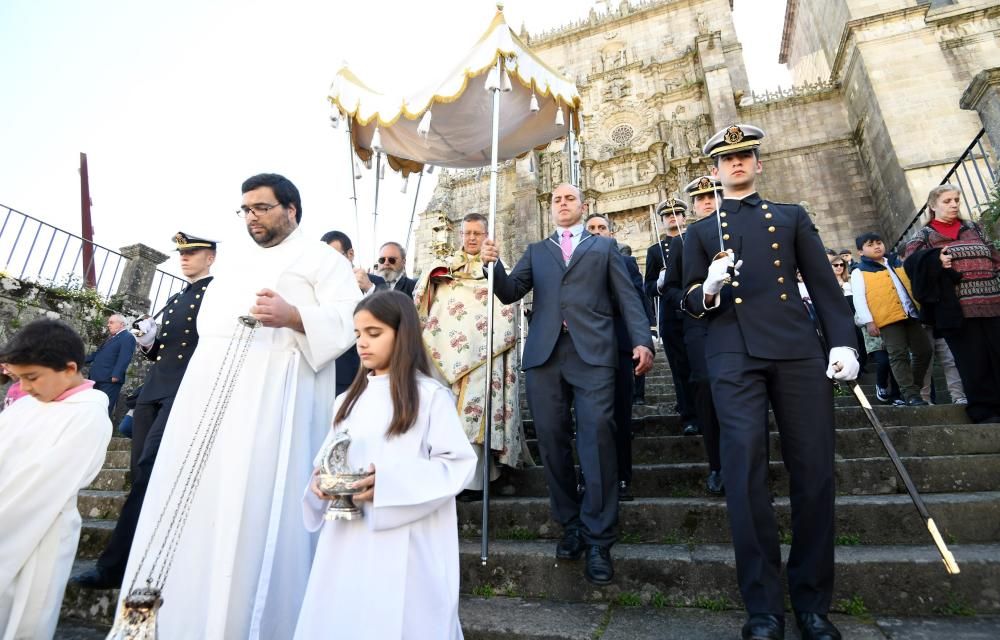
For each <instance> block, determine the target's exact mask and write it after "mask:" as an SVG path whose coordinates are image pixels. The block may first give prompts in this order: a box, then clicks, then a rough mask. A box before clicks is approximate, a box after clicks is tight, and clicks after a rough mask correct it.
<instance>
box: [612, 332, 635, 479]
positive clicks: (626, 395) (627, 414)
mask: <svg viewBox="0 0 1000 640" xmlns="http://www.w3.org/2000/svg"><path fill="white" fill-rule="evenodd" d="M634 375H635V366H634V363H633V362H632V352H631V351H619V352H618V370H617V371H616V372H615V450H616V451H617V452H618V481H619V482H624V483H625V484H632V394H633V386H632V385H633V384H634V382H633V377H634Z"/></svg>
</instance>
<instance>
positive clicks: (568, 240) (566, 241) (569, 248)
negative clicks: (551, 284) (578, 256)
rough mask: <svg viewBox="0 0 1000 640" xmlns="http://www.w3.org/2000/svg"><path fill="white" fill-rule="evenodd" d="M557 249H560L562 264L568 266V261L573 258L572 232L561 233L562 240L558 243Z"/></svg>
mask: <svg viewBox="0 0 1000 640" xmlns="http://www.w3.org/2000/svg"><path fill="white" fill-rule="evenodd" d="M559 247H560V248H562V254H563V262H565V263H566V264H569V259H570V258H571V257H572V256H573V232H572V231H570V230H568V229H567V230H565V231H563V232H562V239H561V240H560V241H559Z"/></svg>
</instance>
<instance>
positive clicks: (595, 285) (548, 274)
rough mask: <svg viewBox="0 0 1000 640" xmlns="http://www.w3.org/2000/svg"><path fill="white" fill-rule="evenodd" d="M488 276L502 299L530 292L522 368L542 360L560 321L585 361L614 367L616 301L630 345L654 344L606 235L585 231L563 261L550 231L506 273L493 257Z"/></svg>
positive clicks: (636, 297) (639, 304)
mask: <svg viewBox="0 0 1000 640" xmlns="http://www.w3.org/2000/svg"><path fill="white" fill-rule="evenodd" d="M493 279H494V292H495V294H496V296H497V298H498V299H499V300H500V301H501V302H503V303H504V304H512V303H514V302H517V301H518V300H520V299H521V298H522V297H524V296H525V294H527V293H528V292H529V291H532V290H533V291H534V292H535V296H534V303H533V305H532V319H531V330H530V331H529V332H528V339H527V341H526V343H525V345H524V355H523V358H522V363H521V366H522V368H523V369H530V368H532V367H538V366H541V365H543V364H545V362H546V361H547V360H548V359H549V356H551V355H552V350H553V349H554V348H555V346H556V341H557V340H559V334H560V332H561V330H562V325H563V322H564V321H565V322H566V325H567V326H568V327H569V335H570V338H571V339H572V340H573V346H574V347H576V351H577V353H578V354H579V356H580V358H581V359H583V361H584V362H586V363H587V364H590V365H593V366H598V367H617V366H618V345H617V341H616V340H615V339H614V335H615V333H614V331H615V329H614V307H615V306H617V307H618V310H619V312H620V313H621V315H622V317H623V318H624V321H625V323H626V326H627V328H628V334H629V338H630V344H631V345H632V347H637V346H640V345H641V346H645V347H647V348H649V349H650V350H651V351H652V349H653V340H652V336H651V335H650V333H649V327H648V326H646V313H645V311H644V310H643V307H642V302H641V301H640V300H639V294H638V292H637V291H636V289H635V286H634V285H633V284H632V282H631V280H630V279H629V275H628V271H627V269H626V267H625V261H624V260H623V259H622V255H621V254H620V253H619V252H618V247H617V246H616V244H615V242H614V240H612V239H611V238H603V237H601V236H592V235H590V234H589V233H587V232H586V231H584V232H583V233H582V235H581V238H580V244H578V245H577V247H576V249H575V250H574V251H573V256H572V258H571V260H570V262H569V265H566V263H565V262H563V258H562V249H560V247H559V243H558V241H557V240H556V236H555V234H552V235H551V236H549V237H548V238H546V239H545V240H541V241H539V242H535V243H532V244H530V245H528V248H527V250H526V251H525V252H524V255H523V256H521V259H520V260H518V261H517V264H516V265H514V268H513V270H511V272H510V274H507V273H506V271H505V269H504V268H503V264H502V263H501V262H500V261H497V267H495V268H494V269H493Z"/></svg>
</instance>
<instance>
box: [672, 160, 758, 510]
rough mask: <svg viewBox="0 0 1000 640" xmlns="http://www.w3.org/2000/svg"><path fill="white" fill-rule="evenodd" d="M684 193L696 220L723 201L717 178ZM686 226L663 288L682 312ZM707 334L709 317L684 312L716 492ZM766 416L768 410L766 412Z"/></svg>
mask: <svg viewBox="0 0 1000 640" xmlns="http://www.w3.org/2000/svg"><path fill="white" fill-rule="evenodd" d="M684 193H686V194H687V196H688V197H689V198H691V210H692V211H694V214H695V218H696V220H695V223H697V222H698V221H701V220H704V219H705V218H706V217H708V216H710V215H711V214H713V213H715V210H716V209H717V208H718V203H720V202H722V183H721V182H719V180H718V178H713V177H711V176H700V177H698V178H695V179H694V180H692V181H691V182H690V183H688V184H687V186H685V187H684ZM685 238H686V230H685V229H682V231H681V234H680V235H679V236H677V237H676V238H674V239H673V241H672V242H671V243H670V253H669V256H670V257H669V259H668V260H667V276H666V279H665V281H664V284H663V287H662V288H661V289H662V292H663V293H662V298H663V299H664V301H665V302H666V307H667V308H669V309H674V310H676V311H681V312H683V311H684V310H685V309H684V279H683V271H684V260H683V256H684V243H685ZM707 335H708V320H707V319H706V318H704V317H701V318H694V317H692V316H690V315H688V314H686V313H685V315H684V347H685V349H686V350H687V359H688V363H689V365H690V367H691V378H690V383H691V389H692V394H693V395H694V411H695V414H696V415H697V416H698V424H699V425H700V426H701V438H702V443H703V444H704V445H705V455H706V457H707V458H708V479H707V480H706V481H705V489H706V490H708V492H709V493H711V494H712V495H715V496H721V495H723V493H724V492H725V485H724V483H723V480H722V459H721V458H720V456H719V419H718V417H717V416H716V415H715V405H714V403H713V402H712V388H711V385H710V384H709V377H708V362H707V361H706V360H705V338H706V336H707ZM765 418H766V413H765Z"/></svg>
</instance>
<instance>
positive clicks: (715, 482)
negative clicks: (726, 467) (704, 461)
mask: <svg viewBox="0 0 1000 640" xmlns="http://www.w3.org/2000/svg"><path fill="white" fill-rule="evenodd" d="M705 488H706V489H708V492H709V493H711V494H712V495H713V496H724V495H726V485H725V484H723V482H722V472H721V471H713V472H711V473H709V474H708V480H706V481H705Z"/></svg>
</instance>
